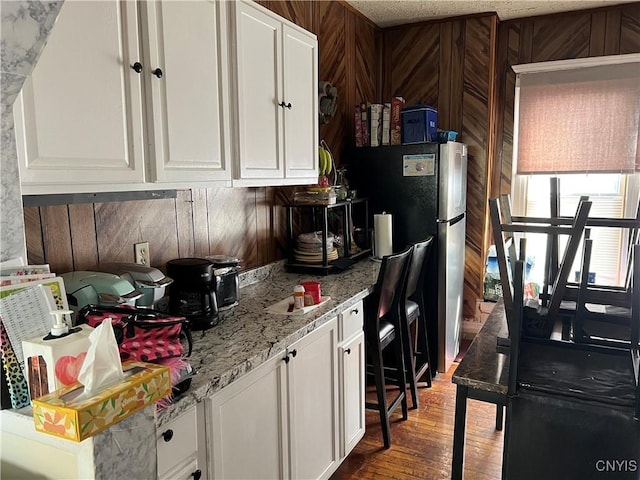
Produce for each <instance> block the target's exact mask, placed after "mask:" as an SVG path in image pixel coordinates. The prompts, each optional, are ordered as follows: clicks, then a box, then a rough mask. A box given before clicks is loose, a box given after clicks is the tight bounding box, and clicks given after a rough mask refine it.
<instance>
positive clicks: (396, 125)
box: [389, 97, 405, 145]
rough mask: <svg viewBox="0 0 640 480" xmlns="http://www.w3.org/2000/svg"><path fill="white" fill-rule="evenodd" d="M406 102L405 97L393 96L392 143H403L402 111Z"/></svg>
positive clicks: (390, 127) (390, 126)
mask: <svg viewBox="0 0 640 480" xmlns="http://www.w3.org/2000/svg"><path fill="white" fill-rule="evenodd" d="M404 103H405V102H404V98H402V97H393V98H392V99H391V119H390V125H389V129H390V140H391V145H401V144H402V135H401V132H402V119H401V117H400V112H401V111H402V109H403V108H404Z"/></svg>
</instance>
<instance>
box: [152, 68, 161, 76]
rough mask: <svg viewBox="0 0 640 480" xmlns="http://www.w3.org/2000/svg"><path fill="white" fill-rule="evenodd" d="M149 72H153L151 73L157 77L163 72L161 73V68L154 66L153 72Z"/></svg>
mask: <svg viewBox="0 0 640 480" xmlns="http://www.w3.org/2000/svg"><path fill="white" fill-rule="evenodd" d="M151 73H153V74H154V75H155V76H156V77H158V78H162V75H163V73H162V69H161V68H156V69H155V70H154V71H153V72H151Z"/></svg>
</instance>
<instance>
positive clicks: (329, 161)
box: [325, 150, 333, 175]
mask: <svg viewBox="0 0 640 480" xmlns="http://www.w3.org/2000/svg"><path fill="white" fill-rule="evenodd" d="M325 153H326V154H327V167H326V168H325V175H329V174H330V173H331V168H332V166H333V157H332V156H331V153H329V151H328V150H325Z"/></svg>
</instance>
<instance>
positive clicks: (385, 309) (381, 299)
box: [367, 247, 413, 330]
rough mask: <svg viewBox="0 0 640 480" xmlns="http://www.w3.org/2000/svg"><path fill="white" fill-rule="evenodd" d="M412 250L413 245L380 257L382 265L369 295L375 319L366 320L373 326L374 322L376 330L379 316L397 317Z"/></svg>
mask: <svg viewBox="0 0 640 480" xmlns="http://www.w3.org/2000/svg"><path fill="white" fill-rule="evenodd" d="M412 251H413V247H407V248H406V249H404V250H403V251H402V252H400V253H394V254H391V255H387V256H384V257H382V266H381V267H380V272H379V273H378V279H377V281H376V286H375V289H374V293H373V295H372V296H371V297H370V298H371V300H372V302H374V304H373V305H372V306H373V307H374V310H372V313H373V312H375V313H376V315H375V317H376V321H375V322H367V323H368V324H369V325H370V326H373V325H371V323H375V328H376V330H377V326H378V323H379V321H380V319H381V318H383V317H387V318H388V319H391V317H393V318H397V317H396V315H397V313H398V305H399V301H400V294H401V293H402V287H403V284H404V279H405V275H406V274H407V266H408V264H409V259H410V257H411V252H412Z"/></svg>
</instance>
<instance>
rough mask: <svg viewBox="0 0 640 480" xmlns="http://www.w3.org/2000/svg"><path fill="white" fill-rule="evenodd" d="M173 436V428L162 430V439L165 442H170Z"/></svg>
mask: <svg viewBox="0 0 640 480" xmlns="http://www.w3.org/2000/svg"><path fill="white" fill-rule="evenodd" d="M172 438H173V430H171V429H169V430H167V431H165V432H162V439H163V440H164V441H165V442H170V441H171V439H172Z"/></svg>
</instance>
